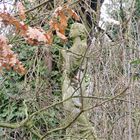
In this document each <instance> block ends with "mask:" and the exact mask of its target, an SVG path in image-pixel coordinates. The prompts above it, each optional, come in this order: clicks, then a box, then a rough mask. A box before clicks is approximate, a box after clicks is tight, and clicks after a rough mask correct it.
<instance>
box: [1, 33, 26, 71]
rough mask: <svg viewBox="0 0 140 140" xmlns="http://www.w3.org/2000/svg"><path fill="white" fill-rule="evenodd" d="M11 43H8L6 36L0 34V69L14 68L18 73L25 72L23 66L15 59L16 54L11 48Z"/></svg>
mask: <svg viewBox="0 0 140 140" xmlns="http://www.w3.org/2000/svg"><path fill="white" fill-rule="evenodd" d="M11 47H12V46H11V45H8V42H7V39H6V37H4V36H3V35H0V70H1V71H2V69H3V68H5V69H7V70H10V69H11V68H15V67H16V70H17V72H19V73H20V74H24V73H25V68H24V67H23V65H22V63H21V62H20V61H19V60H18V59H17V55H16V54H14V52H13V51H12V50H11Z"/></svg>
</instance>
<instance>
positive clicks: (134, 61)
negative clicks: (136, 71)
mask: <svg viewBox="0 0 140 140" xmlns="http://www.w3.org/2000/svg"><path fill="white" fill-rule="evenodd" d="M130 64H131V65H132V64H134V65H139V64H140V59H137V60H133V61H131V62H130Z"/></svg>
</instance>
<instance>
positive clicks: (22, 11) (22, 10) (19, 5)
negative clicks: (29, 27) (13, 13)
mask: <svg viewBox="0 0 140 140" xmlns="http://www.w3.org/2000/svg"><path fill="white" fill-rule="evenodd" d="M17 8H18V12H19V17H20V18H21V20H25V19H26V15H25V7H24V6H23V4H22V2H17Z"/></svg>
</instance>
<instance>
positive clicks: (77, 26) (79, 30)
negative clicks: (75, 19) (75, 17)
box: [70, 23, 86, 38]
mask: <svg viewBox="0 0 140 140" xmlns="http://www.w3.org/2000/svg"><path fill="white" fill-rule="evenodd" d="M78 36H85V37H86V29H85V26H84V25H83V24H81V23H74V24H73V25H72V26H71V29H70V37H71V38H75V37H78Z"/></svg>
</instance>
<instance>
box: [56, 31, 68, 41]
mask: <svg viewBox="0 0 140 140" xmlns="http://www.w3.org/2000/svg"><path fill="white" fill-rule="evenodd" d="M56 34H57V36H58V37H60V38H61V39H62V40H64V41H65V40H67V37H66V36H65V35H63V34H61V33H60V32H58V31H56Z"/></svg>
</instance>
